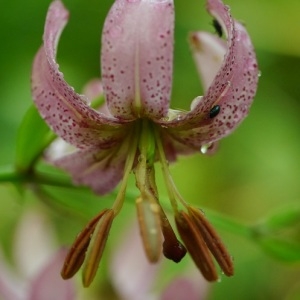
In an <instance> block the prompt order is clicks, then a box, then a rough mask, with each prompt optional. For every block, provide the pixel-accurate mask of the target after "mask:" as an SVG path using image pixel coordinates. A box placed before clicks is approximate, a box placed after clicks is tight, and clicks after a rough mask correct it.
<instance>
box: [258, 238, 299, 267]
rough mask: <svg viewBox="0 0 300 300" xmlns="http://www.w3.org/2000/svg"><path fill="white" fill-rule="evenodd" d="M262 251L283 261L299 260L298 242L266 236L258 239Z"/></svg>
mask: <svg viewBox="0 0 300 300" xmlns="http://www.w3.org/2000/svg"><path fill="white" fill-rule="evenodd" d="M258 243H259V245H260V246H261V247H262V249H263V250H264V251H266V252H267V253H268V254H269V255H271V256H273V257H274V258H276V259H279V260H282V261H284V262H300V243H297V242H293V241H286V240H283V239H279V238H273V237H267V238H262V239H259V240H258Z"/></svg>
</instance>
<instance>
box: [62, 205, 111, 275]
mask: <svg viewBox="0 0 300 300" xmlns="http://www.w3.org/2000/svg"><path fill="white" fill-rule="evenodd" d="M106 211H107V209H105V210H103V211H102V212H101V213H100V214H98V215H97V216H96V217H95V218H93V219H92V220H91V221H90V222H89V223H88V224H87V225H86V226H85V228H84V229H83V230H82V231H81V232H80V233H79V234H78V236H77V237H76V239H75V241H74V243H73V245H72V246H71V248H70V250H69V252H68V254H67V256H66V258H65V262H64V265H63V268H62V270H61V276H62V278H63V279H70V278H71V277H73V276H74V275H75V274H76V273H77V271H78V270H79V269H80V267H81V265H82V264H83V261H84V259H85V253H86V250H87V248H88V246H89V243H90V241H91V236H92V234H93V232H94V230H95V227H96V225H97V223H98V222H99V220H100V219H101V218H102V216H103V215H104V214H105V213H106Z"/></svg>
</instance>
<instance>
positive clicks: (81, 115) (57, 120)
mask: <svg viewBox="0 0 300 300" xmlns="http://www.w3.org/2000/svg"><path fill="white" fill-rule="evenodd" d="M67 20H68V11H67V10H66V9H65V8H64V6H63V5H62V3H61V2H60V1H59V0H56V1H54V2H53V3H52V4H51V6H50V8H49V10H48V14H47V19H46V25H45V31H44V45H43V47H41V48H40V50H39V51H38V53H37V55H36V57H35V60H34V64H33V70H32V95H33V98H34V101H35V104H36V106H37V108H38V110H39V112H40V114H41V115H42V117H43V118H44V119H45V121H46V122H47V123H48V125H49V126H50V127H51V128H52V130H53V131H54V132H55V133H56V134H57V135H59V136H60V137H62V138H63V139H64V140H66V141H67V142H69V143H70V144H72V145H74V146H77V147H79V148H84V147H86V146H91V145H106V146H108V145H111V144H114V143H115V142H117V141H119V140H120V139H121V137H120V135H122V134H121V131H122V130H120V127H121V123H120V121H118V120H116V119H114V118H109V117H107V116H105V115H104V114H100V113H98V112H96V111H95V110H93V109H92V108H90V107H89V106H88V105H87V103H86V99H85V98H84V96H81V95H79V94H77V93H76V92H75V91H74V89H73V88H72V87H71V86H69V85H68V83H67V82H66V81H65V80H64V78H63V74H62V73H61V72H60V71H59V69H58V64H57V63H56V60H55V56H56V48H57V43H58V39H59V37H60V34H61V31H62V30H63V28H64V26H65V24H66V22H67Z"/></svg>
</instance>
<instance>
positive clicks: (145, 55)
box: [101, 0, 174, 120]
mask: <svg viewBox="0 0 300 300" xmlns="http://www.w3.org/2000/svg"><path fill="white" fill-rule="evenodd" d="M173 26H174V8H173V0H164V1H161V0H135V1H128V0H116V1H115V3H114V5H113V6H112V9H111V10H110V13H109V15H108V17H107V18H106V21H105V25H104V31H103V36H102V55H101V65H102V80H103V88H104V93H105V96H106V100H107V102H108V108H109V110H110V112H111V114H112V115H114V116H115V117H117V118H121V119H128V120H133V119H136V118H138V117H148V118H151V119H159V118H161V117H164V116H165V115H166V114H167V111H168V108H169V100H170V93H171V83H172V82H171V81H172V63H173Z"/></svg>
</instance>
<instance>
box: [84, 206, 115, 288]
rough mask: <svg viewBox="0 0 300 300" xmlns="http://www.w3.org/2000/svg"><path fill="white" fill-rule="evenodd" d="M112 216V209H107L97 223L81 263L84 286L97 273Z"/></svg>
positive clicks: (89, 282)
mask: <svg viewBox="0 0 300 300" xmlns="http://www.w3.org/2000/svg"><path fill="white" fill-rule="evenodd" d="M114 217H115V214H114V211H113V210H112V209H108V210H107V211H106V212H105V214H104V215H103V217H102V218H101V219H100V220H99V221H98V223H97V226H96V228H95V231H94V233H93V235H92V238H91V242H90V244H89V246H88V250H87V254H86V259H85V261H84V265H83V270H82V271H83V272H82V282H83V285H84V287H88V286H89V285H90V284H91V283H92V281H93V279H94V277H95V275H96V273H97V270H98V266H99V263H100V260H101V257H102V254H103V250H104V247H105V245H106V241H107V238H108V234H109V230H110V227H111V224H112V221H113V219H114Z"/></svg>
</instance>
